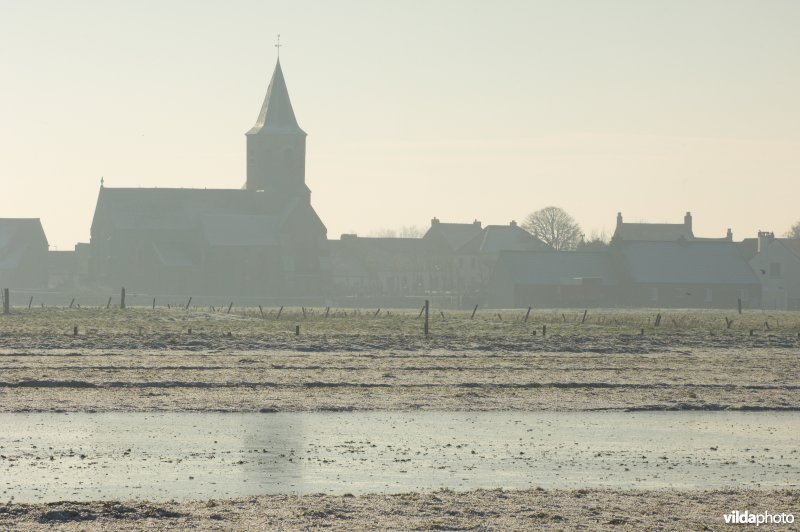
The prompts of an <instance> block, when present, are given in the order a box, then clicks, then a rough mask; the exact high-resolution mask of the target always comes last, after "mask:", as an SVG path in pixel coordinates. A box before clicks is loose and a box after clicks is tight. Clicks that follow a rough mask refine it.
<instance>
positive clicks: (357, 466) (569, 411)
mask: <svg viewBox="0 0 800 532" xmlns="http://www.w3.org/2000/svg"><path fill="white" fill-rule="evenodd" d="M222 308H223V310H222V311H220V307H216V308H213V309H211V308H209V309H195V308H192V309H185V308H183V305H173V306H172V308H170V309H159V308H157V309H155V310H152V309H145V308H131V309H127V310H119V309H113V308H112V309H108V310H106V309H104V308H101V309H98V308H94V309H87V308H82V309H68V308H46V309H41V308H40V309H37V308H32V309H30V310H28V309H16V308H15V309H13V312H12V314H11V315H10V316H0V412H2V413H1V414H0V426H2V428H3V430H2V431H0V501H5V502H0V528H11V529H22V530H26V529H35V528H36V527H38V526H50V525H52V524H53V523H58V524H60V525H61V526H63V527H66V529H72V530H83V529H92V528H119V527H120V526H124V527H125V528H127V529H148V528H174V527H180V526H186V527H196V528H201V529H204V530H206V529H217V530H229V529H253V528H257V529H264V530H271V529H274V528H276V527H278V528H280V527H283V528H292V529H295V528H306V527H316V526H325V527H332V528H333V529H340V530H352V529H368V528H400V529H420V528H421V529H452V528H481V527H483V528H486V527H489V528H497V529H521V528H530V527H534V528H535V527H536V526H541V527H542V528H546V527H557V528H566V529H586V528H591V529H606V528H608V529H614V528H617V527H619V526H623V527H628V528H630V529H652V528H659V529H676V530H680V529H692V528H702V526H706V527H709V528H712V529H715V528H717V527H718V526H719V524H720V521H721V512H722V511H723V510H726V511H730V510H732V509H744V508H750V509H752V510H759V509H760V510H770V511H776V510H777V511H780V510H794V511H795V513H796V514H800V512H798V506H799V505H798V498H797V486H798V477H800V474H798V467H799V466H798V451H797V449H798V447H800V445H798V443H800V442H798V437H797V435H798V434H800V423H799V422H798V416H800V393H799V392H800V366H798V352H800V337H798V333H800V313H796V312H783V313H770V314H767V313H762V312H754V311H746V312H745V313H744V314H742V315H737V314H734V313H733V312H728V313H725V312H723V311H657V310H652V311H651V310H637V311H618V310H590V311H589V312H588V313H587V315H586V316H584V313H583V312H576V311H533V312H532V313H531V315H530V317H529V319H528V320H527V321H526V320H525V318H524V316H525V312H524V311H523V312H520V311H500V312H491V313H489V312H488V311H479V312H478V314H477V315H476V317H475V319H471V318H470V313H464V312H453V311H445V312H444V313H439V312H434V313H433V316H432V321H431V334H430V335H429V336H428V337H425V336H424V335H423V334H422V324H421V321H420V318H419V317H418V314H417V313H416V312H407V311H406V312H403V311H394V310H391V311H388V312H387V311H386V310H381V311H380V312H379V313H378V312H374V311H369V312H365V311H353V310H348V311H345V310H337V309H331V311H330V313H329V314H328V315H327V316H326V315H325V311H324V310H320V309H288V308H287V309H284V310H283V311H279V309H266V308H265V309H263V310H259V309H244V310H237V309H236V308H235V307H234V309H233V310H232V311H231V312H230V313H228V312H227V306H225V307H222ZM262 312H263V314H262ZM498 314H499V315H498ZM659 314H661V319H660V320H659V321H658V323H659V325H656V317H657V316H658V315H659ZM298 325H299V326H300V334H299V335H296V334H295V327H296V326H298ZM440 488H443V489H445V491H436V490H438V489H440ZM500 488H504V489H503V490H501V489H500ZM509 490H511V491H509ZM173 499H174V500H173ZM59 500H61V501H63V500H69V501H73V502H48V501H59ZM26 501H27V502H26ZM701 525H702V526H701Z"/></svg>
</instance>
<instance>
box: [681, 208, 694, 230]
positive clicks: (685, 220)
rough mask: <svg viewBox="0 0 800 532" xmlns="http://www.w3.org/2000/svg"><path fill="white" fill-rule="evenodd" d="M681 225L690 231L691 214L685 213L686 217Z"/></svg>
mask: <svg viewBox="0 0 800 532" xmlns="http://www.w3.org/2000/svg"><path fill="white" fill-rule="evenodd" d="M683 225H685V226H686V228H687V229H688V230H689V231H691V230H692V213H690V212H687V213H686V216H684V217H683Z"/></svg>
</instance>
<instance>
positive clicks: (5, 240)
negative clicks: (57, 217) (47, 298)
mask: <svg viewBox="0 0 800 532" xmlns="http://www.w3.org/2000/svg"><path fill="white" fill-rule="evenodd" d="M47 250H48V243H47V237H46V236H45V234H44V229H43V228H42V222H41V221H40V220H39V218H0V288H10V289H15V288H45V287H47V264H48V261H47Z"/></svg>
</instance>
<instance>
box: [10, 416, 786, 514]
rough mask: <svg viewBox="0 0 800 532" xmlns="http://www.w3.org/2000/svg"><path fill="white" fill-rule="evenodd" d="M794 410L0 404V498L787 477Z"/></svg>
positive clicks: (706, 482) (676, 483) (677, 484)
mask: <svg viewBox="0 0 800 532" xmlns="http://www.w3.org/2000/svg"><path fill="white" fill-rule="evenodd" d="M798 448H800V414H798V413H797V412H636V413H620V412H602V413H598V412H568V413H564V412H562V413H559V412H501V413H497V412H481V413H468V412H467V413H465V412H456V413H453V412H413V413H412V412H354V413H320V412H312V413H277V414H230V413H119V414H106V413H103V414H90V413H70V414H53V413H13V414H0V501H5V500H10V499H13V500H14V501H16V502H41V501H55V500H64V499H69V500H98V499H131V498H139V499H148V500H170V499H205V498H221V497H240V496H248V495H258V494H270V493H320V492H324V493H332V494H343V493H366V492H373V493H374V492H377V493H383V492H385V493H395V492H407V491H419V490H432V489H438V488H450V489H456V490H466V489H474V488H498V487H502V488H529V487H537V486H540V487H543V488H548V489H551V488H592V487H614V488H621V489H627V488H666V487H672V488H680V489H695V488H697V489H699V488H722V487H736V488H744V487H762V488H773V487H798V486H799V485H800V451H798Z"/></svg>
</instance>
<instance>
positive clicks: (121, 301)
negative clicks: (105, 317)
mask: <svg viewBox="0 0 800 532" xmlns="http://www.w3.org/2000/svg"><path fill="white" fill-rule="evenodd" d="M119 308H125V287H124V286H123V287H122V290H120V293H119Z"/></svg>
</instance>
